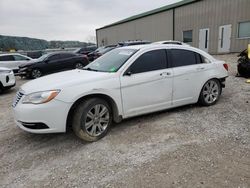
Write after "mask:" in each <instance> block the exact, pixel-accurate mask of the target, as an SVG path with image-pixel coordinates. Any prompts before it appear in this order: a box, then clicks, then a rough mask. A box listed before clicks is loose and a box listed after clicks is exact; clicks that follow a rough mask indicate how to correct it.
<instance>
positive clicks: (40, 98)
mask: <svg viewBox="0 0 250 188" xmlns="http://www.w3.org/2000/svg"><path fill="white" fill-rule="evenodd" d="M59 93H60V90H51V91H42V92H36V93H31V94H29V95H26V96H25V97H24V98H23V100H22V103H23V104H43V103H47V102H49V101H51V100H52V99H54V98H55V97H56V96H57V95H58V94H59Z"/></svg>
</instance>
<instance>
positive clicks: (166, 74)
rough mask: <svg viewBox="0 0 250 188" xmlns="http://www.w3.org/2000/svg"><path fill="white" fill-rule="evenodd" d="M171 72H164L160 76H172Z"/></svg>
mask: <svg viewBox="0 0 250 188" xmlns="http://www.w3.org/2000/svg"><path fill="white" fill-rule="evenodd" d="M170 75H171V72H163V73H161V74H160V76H170Z"/></svg>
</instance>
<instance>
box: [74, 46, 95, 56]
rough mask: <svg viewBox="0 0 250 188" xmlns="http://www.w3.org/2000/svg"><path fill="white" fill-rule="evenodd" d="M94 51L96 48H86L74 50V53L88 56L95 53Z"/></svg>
mask: <svg viewBox="0 0 250 188" xmlns="http://www.w3.org/2000/svg"><path fill="white" fill-rule="evenodd" d="M96 49H97V46H87V47H83V48H78V49H76V50H75V51H74V53H77V54H84V55H88V54H89V53H91V52H93V51H95V50H96Z"/></svg>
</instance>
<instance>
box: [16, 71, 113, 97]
mask: <svg viewBox="0 0 250 188" xmlns="http://www.w3.org/2000/svg"><path fill="white" fill-rule="evenodd" d="M112 77H114V73H106V72H94V71H87V70H80V69H75V70H70V71H65V72H60V73H56V74H51V75H48V76H44V77H41V78H38V79H35V80H32V81H29V82H27V83H26V84H24V85H22V86H21V90H22V91H23V92H24V93H25V94H29V93H34V92H39V91H47V90H54V89H61V90H62V89H64V88H67V87H72V86H74V85H80V84H81V85H82V84H85V83H90V82H95V81H103V80H104V79H110V78H112Z"/></svg>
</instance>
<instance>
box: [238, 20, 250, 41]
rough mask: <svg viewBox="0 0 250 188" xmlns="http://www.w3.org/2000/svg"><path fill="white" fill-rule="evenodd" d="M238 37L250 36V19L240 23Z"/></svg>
mask: <svg viewBox="0 0 250 188" xmlns="http://www.w3.org/2000/svg"><path fill="white" fill-rule="evenodd" d="M238 37H239V38H246V37H250V21H249V22H240V23H239V30H238Z"/></svg>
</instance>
